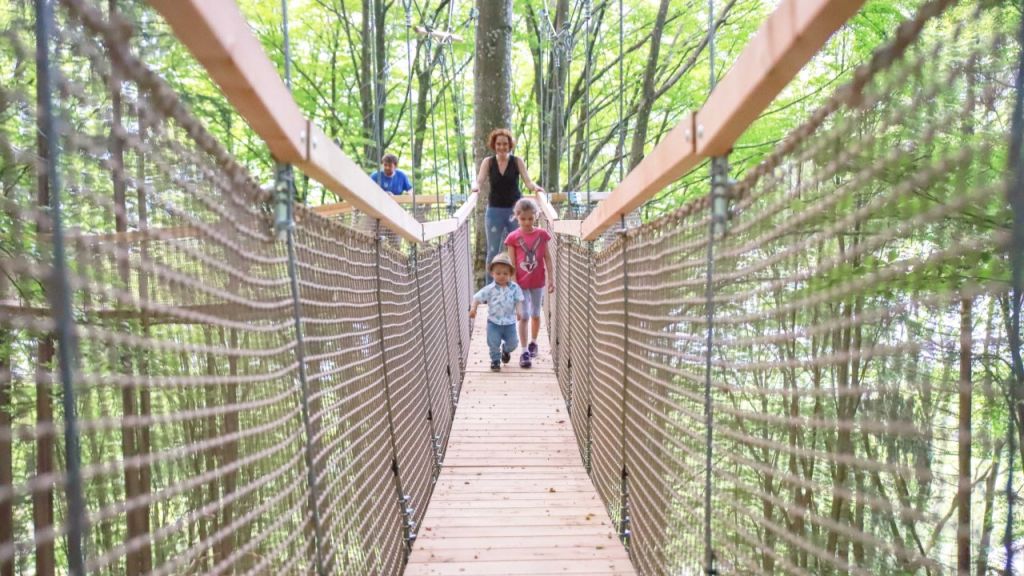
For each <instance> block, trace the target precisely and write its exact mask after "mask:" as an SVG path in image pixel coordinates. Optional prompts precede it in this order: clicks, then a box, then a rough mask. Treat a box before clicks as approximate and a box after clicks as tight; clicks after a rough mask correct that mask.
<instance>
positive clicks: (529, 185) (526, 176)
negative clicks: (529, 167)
mask: <svg viewBox="0 0 1024 576" xmlns="http://www.w3.org/2000/svg"><path fill="white" fill-rule="evenodd" d="M516 162H517V163H518V164H519V176H521V177H522V179H523V182H526V189H527V190H533V191H534V192H543V191H544V189H543V188H541V187H540V186H538V185H537V184H534V183H533V180H530V173H529V172H527V171H526V162H523V159H522V158H520V157H519V156H516ZM499 166H500V164H499Z"/></svg>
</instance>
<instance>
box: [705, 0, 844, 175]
mask: <svg viewBox="0 0 1024 576" xmlns="http://www.w3.org/2000/svg"><path fill="white" fill-rule="evenodd" d="M863 4H864V0H783V1H782V2H780V3H779V5H778V7H777V8H776V9H775V11H774V12H772V13H771V14H770V15H769V16H768V18H767V19H766V20H765V22H764V24H762V25H761V27H760V28H759V29H758V31H757V34H756V35H755V36H754V37H753V38H752V39H751V40H750V42H748V43H747V46H746V47H745V48H744V49H743V52H742V53H741V54H740V56H739V58H737V59H736V62H735V64H733V67H732V69H731V70H729V73H728V74H726V75H725V78H723V79H722V81H721V82H719V83H718V85H717V86H715V89H714V91H712V93H711V96H710V97H709V98H708V101H707V103H706V104H705V105H704V107H703V108H701V110H700V112H698V113H697V119H696V130H697V154H698V156H700V157H701V158H710V157H712V156H717V155H721V154H725V153H727V152H728V151H729V150H730V149H731V148H732V146H733V143H735V142H736V140H737V139H738V138H739V137H740V136H741V135H742V134H743V132H744V131H745V130H746V129H747V127H748V126H750V124H751V123H752V122H753V121H754V120H756V119H757V117H758V116H760V115H761V113H762V112H763V111H764V110H765V109H767V108H768V106H769V105H770V104H771V103H772V101H773V100H775V97H776V96H778V94H779V93H780V92H781V91H782V90H783V89H784V88H785V87H786V85H787V84H789V82H790V80H792V79H793V78H794V77H795V76H796V75H797V73H798V72H800V69H801V68H803V67H804V65H805V64H807V62H809V61H810V60H811V58H812V57H813V56H814V55H815V54H816V53H817V52H818V50H820V49H821V47H822V46H824V45H825V42H826V41H828V39H829V38H830V37H831V36H832V34H834V33H835V31H836V30H838V29H839V27H840V26H842V25H843V24H844V23H845V22H846V21H847V20H849V19H850V18H852V17H853V16H854V15H855V14H856V13H857V11H858V10H860V8H861V6H863Z"/></svg>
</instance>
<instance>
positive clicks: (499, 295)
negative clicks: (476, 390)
mask: <svg viewBox="0 0 1024 576" xmlns="http://www.w3.org/2000/svg"><path fill="white" fill-rule="evenodd" d="M489 272H490V273H491V277H492V278H494V282H491V283H490V284H488V285H487V286H484V287H483V288H481V289H480V291H479V292H477V293H476V294H474V295H473V306H472V308H470V309H469V317H470V318H476V308H477V306H479V305H480V303H481V302H484V303H486V304H487V347H488V348H490V352H491V370H493V371H495V372H498V371H500V370H501V363H502V362H504V363H506V364H507V363H508V361H509V359H511V358H512V351H513V350H515V349H516V347H517V346H519V341H518V340H517V339H516V321H517V320H522V319H523V291H522V290H520V288H519V286H517V285H516V284H515V283H514V282H512V275H513V274H514V273H515V268H513V267H512V261H511V260H509V258H508V255H507V254H501V253H499V254H497V255H496V256H495V257H494V258H493V259H492V260H491V266H490V268H489ZM499 360H500V361H499Z"/></svg>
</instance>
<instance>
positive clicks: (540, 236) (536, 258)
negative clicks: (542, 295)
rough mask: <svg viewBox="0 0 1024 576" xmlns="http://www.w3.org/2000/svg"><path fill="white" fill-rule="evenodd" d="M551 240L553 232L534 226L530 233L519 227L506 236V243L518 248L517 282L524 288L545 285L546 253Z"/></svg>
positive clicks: (535, 287) (529, 288)
mask: <svg viewBox="0 0 1024 576" xmlns="http://www.w3.org/2000/svg"><path fill="white" fill-rule="evenodd" d="M549 241H551V234H548V231H547V230H544V229H543V228H534V229H533V231H531V232H529V233H526V232H523V230H522V229H521V228H518V229H516V230H513V231H512V232H511V233H510V234H509V235H508V237H507V238H505V244H506V245H507V246H512V247H513V248H515V249H516V284H519V287H520V288H522V289H523V290H535V289H537V288H543V287H544V286H545V280H546V277H545V270H544V255H545V254H547V251H548V242H549Z"/></svg>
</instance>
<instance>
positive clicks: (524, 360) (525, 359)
mask: <svg viewBox="0 0 1024 576" xmlns="http://www.w3.org/2000/svg"><path fill="white" fill-rule="evenodd" d="M530 366H533V362H532V361H530V353H529V352H525V351H524V352H523V355H522V356H520V357H519V367H520V368H529V367H530Z"/></svg>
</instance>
